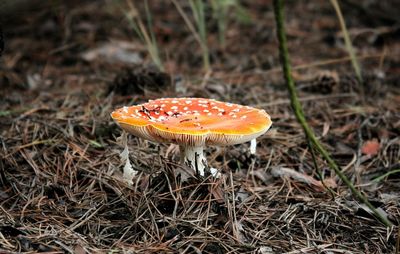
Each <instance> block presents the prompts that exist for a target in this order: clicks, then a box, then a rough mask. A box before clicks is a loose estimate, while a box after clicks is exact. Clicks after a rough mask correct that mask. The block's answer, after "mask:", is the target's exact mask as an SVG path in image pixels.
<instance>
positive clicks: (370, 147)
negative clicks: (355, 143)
mask: <svg viewBox="0 0 400 254" xmlns="http://www.w3.org/2000/svg"><path fill="white" fill-rule="evenodd" d="M379 147H380V144H379V142H378V140H377V139H372V140H368V141H366V142H365V143H364V144H363V145H362V147H361V152H362V153H363V154H365V155H370V156H372V155H377V154H378V152H379Z"/></svg>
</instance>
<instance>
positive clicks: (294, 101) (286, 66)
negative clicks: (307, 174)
mask: <svg viewBox="0 0 400 254" xmlns="http://www.w3.org/2000/svg"><path fill="white" fill-rule="evenodd" d="M274 13H275V20H276V28H277V36H278V40H279V53H280V58H281V62H282V69H283V75H284V78H285V80H286V85H287V88H288V90H289V94H290V101H291V105H292V108H293V111H294V113H295V115H296V118H297V121H299V123H300V124H301V126H302V128H303V130H304V133H305V135H306V138H307V139H308V140H309V141H310V142H311V144H312V145H313V146H314V147H315V149H316V150H317V151H318V152H319V153H320V154H321V155H322V157H323V158H324V159H325V160H326V161H327V163H328V165H329V166H330V167H331V168H332V169H333V170H334V171H335V173H336V174H337V175H338V176H339V177H340V179H341V180H342V181H343V182H344V183H345V184H346V185H347V186H348V187H349V188H350V190H351V192H352V193H353V195H355V196H356V197H357V198H358V199H359V200H360V201H361V202H362V203H364V204H365V205H366V206H367V207H368V208H369V209H371V211H372V212H373V214H374V215H375V216H376V217H377V218H378V219H379V220H380V221H381V222H382V223H383V224H385V225H386V226H388V227H389V226H392V223H391V222H390V221H389V220H388V219H386V218H385V217H383V216H382V215H381V214H380V213H379V212H378V211H377V210H376V208H375V207H374V206H373V205H372V204H371V203H370V202H369V201H368V199H367V198H366V197H365V196H364V195H363V194H362V193H361V192H359V191H358V190H357V189H356V188H355V187H354V185H353V184H352V183H351V181H350V180H349V179H348V178H347V177H346V175H345V174H343V173H342V171H341V169H340V167H339V166H338V165H337V164H336V162H335V161H334V160H333V159H332V158H331V157H330V155H329V153H328V152H327V151H326V150H325V148H324V147H323V146H322V145H321V143H320V142H319V141H318V139H317V138H316V137H315V135H314V132H313V131H312V130H311V128H310V126H309V125H308V123H307V121H306V119H305V116H304V112H303V109H302V107H301V104H300V101H299V99H298V96H297V92H296V87H295V84H294V81H293V79H292V77H291V67H290V61H289V52H288V48H287V43H286V34H285V27H284V22H283V20H284V17H283V0H274Z"/></svg>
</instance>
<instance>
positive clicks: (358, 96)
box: [0, 1, 400, 253]
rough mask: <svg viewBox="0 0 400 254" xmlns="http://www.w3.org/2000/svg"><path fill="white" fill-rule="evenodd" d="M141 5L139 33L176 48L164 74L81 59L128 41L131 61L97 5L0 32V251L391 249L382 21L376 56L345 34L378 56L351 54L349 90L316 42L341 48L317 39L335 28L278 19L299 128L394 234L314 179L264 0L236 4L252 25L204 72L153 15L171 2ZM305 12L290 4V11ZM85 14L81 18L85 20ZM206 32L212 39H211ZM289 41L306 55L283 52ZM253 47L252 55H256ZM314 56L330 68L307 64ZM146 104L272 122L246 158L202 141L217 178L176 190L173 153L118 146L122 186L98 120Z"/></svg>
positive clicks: (391, 90)
mask: <svg viewBox="0 0 400 254" xmlns="http://www.w3.org/2000/svg"><path fill="white" fill-rule="evenodd" d="M149 2H150V8H151V10H153V11H154V12H155V14H157V15H158V16H157V15H154V14H153V16H154V17H159V19H155V20H154V23H155V28H156V34H158V35H159V36H160V41H161V42H162V47H163V48H162V49H163V50H164V51H168V52H176V54H173V55H171V57H170V58H169V60H168V61H166V65H167V66H166V67H167V68H166V69H167V70H168V71H169V74H168V75H167V74H160V73H157V71H155V70H154V69H153V68H147V67H144V66H145V65H146V64H145V63H146V60H147V59H142V61H144V63H140V64H139V66H140V67H138V65H132V64H125V63H120V62H118V63H115V62H113V63H109V62H107V61H106V60H107V59H105V58H104V57H103V58H101V57H100V58H97V59H95V60H92V61H86V60H82V58H81V57H80V54H81V53H82V52H83V51H86V50H89V49H92V48H96V47H97V46H98V45H101V44H103V43H105V41H109V39H110V38H111V39H112V38H117V39H119V40H126V41H133V44H134V46H133V47H132V48H133V50H134V51H137V52H140V54H141V57H144V56H145V55H146V50H145V49H144V48H143V47H141V46H140V41H139V40H135V39H132V38H130V37H129V34H131V32H130V31H129V29H127V28H126V27H124V26H122V25H121V22H122V21H121V16H118V15H119V11H120V9H119V8H118V7H115V6H111V7H109V8H108V9H104V10H101V11H98V10H99V3H93V2H92V3H85V4H83V5H82V6H79V8H78V7H74V6H72V7H69V8H66V9H63V8H61V9H57V11H56V12H55V13H54V12H51V11H46V10H43V11H41V12H38V13H36V14H35V15H32V17H31V18H30V20H29V22H27V21H25V23H22V24H20V25H19V24H14V25H13V26H12V29H10V28H8V27H3V30H5V34H6V35H7V36H6V37H5V38H6V39H7V41H6V46H7V47H6V49H7V50H6V51H5V52H4V53H3V56H2V58H0V59H1V61H2V66H1V67H0V72H1V75H0V82H1V86H0V93H1V100H0V253H16V252H23V253H36V252H45V253H46V252H47V253H114V252H115V253H118V252H121V253H124V252H125V253H200V252H203V253H343V252H346V251H348V252H351V253H393V252H395V248H396V247H395V246H396V240H397V239H398V237H399V236H398V225H399V222H400V221H399V218H400V203H399V195H400V180H399V179H400V178H399V173H398V171H397V173H396V170H398V169H399V168H400V161H399V160H400V140H399V135H400V132H399V130H400V122H399V119H400V115H399V112H400V106H399V105H400V92H399V89H398V85H399V75H398V71H399V70H398V64H399V62H398V59H397V58H396V57H395V56H394V54H393V55H392V54H388V53H387V52H400V47H399V43H398V42H397V41H396V40H395V39H394V38H395V35H396V33H395V30H393V31H394V32H390V31H392V30H391V29H392V27H391V26H390V25H388V23H385V22H389V21H387V20H385V21H382V25H385V26H386V27H387V29H386V30H384V29H383V28H382V27H380V28H379V29H378V28H376V29H375V30H373V31H375V32H376V36H381V37H382V38H381V39H385V43H386V44H385V47H386V49H384V48H383V47H380V46H379V45H378V46H377V45H375V44H367V45H364V46H363V47H361V46H360V45H359V44H362V42H365V41H368V40H366V39H365V38H364V37H368V36H369V35H368V34H366V33H365V31H354V30H353V31H352V30H350V33H352V32H353V33H357V32H359V33H358V34H357V35H358V36H357V37H356V40H355V45H356V46H357V47H359V48H361V49H364V51H365V52H367V53H368V54H369V55H372V56H377V55H378V56H379V57H365V58H363V57H360V61H361V62H362V64H363V67H364V82H365V87H364V89H361V87H360V84H359V83H358V82H357V80H356V79H355V78H354V76H353V75H352V74H351V72H349V70H350V69H351V68H350V65H349V61H348V60H346V59H342V58H341V57H338V56H345V52H343V51H342V50H340V48H339V49H338V47H336V46H335V45H336V44H335V45H332V41H331V39H332V38H333V39H334V40H339V41H340V40H341V36H340V34H334V33H332V31H331V29H333V28H335V29H336V28H337V27H338V26H337V27H335V25H334V24H335V23H334V21H335V14H334V12H333V11H332V12H331V13H329V12H328V13H325V12H321V13H319V14H318V15H320V16H321V17H320V19H319V22H317V21H315V20H313V19H311V18H306V19H302V22H299V21H298V20H299V16H296V15H295V14H293V16H291V17H290V18H289V25H288V34H289V36H291V37H292V40H291V41H292V42H293V44H290V45H289V50H292V51H293V53H292V57H293V58H294V59H293V62H294V63H293V64H294V73H293V75H294V78H295V80H296V83H297V87H298V92H299V94H300V101H301V102H302V104H303V108H304V110H305V113H306V116H307V119H308V121H309V123H310V125H311V126H312V128H313V129H314V130H316V133H317V136H318V138H319V140H320V141H321V142H322V143H323V144H324V146H325V147H327V149H328V150H329V152H330V153H331V154H332V156H333V157H334V158H335V160H336V161H338V163H339V164H340V165H341V166H342V168H343V171H344V172H345V173H346V175H347V176H349V178H350V179H351V180H352V181H353V182H354V183H355V185H356V187H357V188H358V189H359V190H361V191H363V193H364V194H365V195H366V196H367V197H368V199H369V200H370V201H371V202H372V203H373V204H374V205H375V206H376V207H379V208H380V210H381V211H382V213H383V214H384V215H385V216H387V217H388V219H389V220H391V222H393V223H394V224H395V225H396V226H394V227H392V228H385V227H384V226H383V225H381V224H380V223H379V222H377V220H376V219H375V218H373V217H372V215H371V214H370V213H369V210H368V208H366V207H364V206H361V205H360V204H359V203H358V202H357V201H355V200H354V199H353V197H352V196H351V194H350V192H349V190H348V189H347V188H346V187H344V186H343V184H342V183H341V182H340V181H339V179H338V178H337V177H336V176H335V175H334V173H333V172H332V171H331V170H330V169H329V167H328V166H327V164H326V163H325V162H324V161H323V160H322V159H321V158H319V157H317V160H316V163H317V166H318V168H319V170H320V171H321V172H322V173H323V175H324V181H325V183H326V184H327V185H329V186H330V187H331V188H332V189H333V191H334V193H333V194H334V195H333V196H332V195H331V194H330V193H329V192H328V191H326V190H325V189H324V187H323V185H322V183H321V179H319V177H318V176H317V174H316V170H315V167H314V164H313V160H312V155H311V152H310V151H309V149H308V145H307V143H306V141H305V140H304V137H303V133H302V130H301V127H300V126H299V124H298V123H297V122H296V119H295V118H294V115H293V114H292V112H291V109H290V102H289V100H288V97H287V93H286V90H285V89H284V88H283V80H282V79H281V78H280V77H281V74H280V73H279V70H278V69H279V63H278V54H277V47H276V46H277V44H276V40H275V39H276V38H274V37H273V36H274V35H273V34H274V33H273V32H272V30H273V15H272V9H271V8H270V7H268V5H267V4H265V5H263V4H261V3H257V4H254V5H252V4H249V3H248V5H246V6H247V8H248V10H249V11H250V12H251V14H252V15H253V16H254V18H258V19H256V20H261V19H260V18H261V17H262V18H264V19H263V20H265V21H263V22H259V23H255V24H253V25H252V26H250V27H247V25H243V24H239V23H234V24H233V25H232V28H230V29H231V30H230V31H228V33H227V41H226V49H225V51H219V50H216V49H215V48H216V47H211V65H212V66H213V72H211V73H209V74H206V75H204V73H202V72H200V68H201V62H199V59H201V52H200V51H199V50H197V51H196V50H193V48H195V47H196V44H195V43H189V42H188V41H190V40H191V37H190V34H189V33H187V31H185V30H184V29H183V28H182V27H181V26H178V25H177V24H179V22H182V21H181V20H180V16H179V13H177V12H176V11H170V12H163V11H162V9H161V7H162V6H164V7H163V8H166V7H165V6H167V7H168V8H173V5H172V4H171V5H168V4H164V3H165V2H164V1H163V3H161V4H159V5H158V4H155V3H153V4H152V2H151V1H149ZM156 2H157V1H156ZM316 2H317V3H318V4H316V5H317V6H318V8H320V10H329V8H330V7H329V3H328V4H327V5H326V4H324V3H322V2H324V1H321V2H319V1H316ZM350 2H351V1H350ZM313 8H317V7H315V6H314V7H313V5H312V4H310V5H309V6H305V5H302V4H300V3H298V4H295V3H291V10H293V13H297V12H296V11H300V10H301V11H304V12H306V11H308V12H309V11H311V10H312V9H313ZM381 8H385V5H384V4H382V6H381ZM378 9H379V8H375V10H378ZM94 10H96V11H98V12H96V14H97V15H93V16H91V14H93V13H94V12H95V11H94ZM346 10H348V9H346V6H343V11H346ZM354 11H355V10H354ZM51 13H53V15H55V16H54V17H51V16H50V17H49V16H48V15H50V14H51ZM265 13H266V14H265ZM368 15H375V13H374V12H371V13H368ZM378 17H380V16H379V15H378ZM64 18H65V20H64ZM168 20H170V21H169V22H166V21H168ZM269 22H271V23H269ZM352 22H353V23H352V24H353V26H354V27H357V26H360V27H362V25H363V24H364V23H363V22H364V21H362V20H358V19H356V18H354V20H352ZM376 22H377V21H376ZM122 23H123V22H122ZM123 24H125V23H123ZM307 24H308V26H307ZM3 26H4V25H3ZM10 27H11V26H10ZM32 27H35V28H36V32H33V30H32ZM54 27H56V28H59V29H60V30H58V29H55V28H54ZM171 27H173V28H176V29H172V30H171V29H170V28H171ZM310 27H313V29H314V30H312V29H310ZM244 28H246V29H244ZM300 28H302V29H300ZM252 29H253V30H252ZM381 30H382V31H385V33H383V32H381ZM268 31H271V32H270V33H269V32H268ZM171 34H173V35H174V36H175V37H174V38H175V40H172V37H171ZM210 34H211V35H210V45H212V42H213V39H215V38H216V37H217V34H215V35H213V33H210ZM255 34H257V36H256V35H255ZM213 36H215V37H213ZM362 36H364V37H362ZM331 37H332V38H331ZM48 38H51V39H48ZM363 38H364V40H363ZM368 38H369V37H368ZM299 41H302V43H303V44H306V45H310V48H304V50H303V51H299V50H297V51H296V49H298V43H299ZM357 42H358V43H359V44H357ZM377 43H378V42H377ZM182 44H183V46H182ZM239 45H240V46H239ZM254 45H257V47H258V48H259V50H260V52H266V54H267V55H264V56H262V55H261V54H257V50H255V46H254ZM184 46H187V47H184ZM179 48H180V50H178V49H179ZM130 49H131V48H130ZM261 49H262V50H261ZM327 49H329V51H328V50H327ZM383 49H384V50H386V51H384V50H383ZM382 52H386V53H382ZM268 54H269V55H268ZM217 56H218V57H217ZM327 58H329V59H332V58H334V59H335V61H332V62H329V63H326V62H324V61H322V60H320V59H327ZM315 59H318V60H315ZM306 63H308V64H306ZM377 66H380V68H378V67H377ZM382 70H383V71H382ZM179 73H184V74H183V75H178V74H179ZM155 83H160V86H159V87H155V85H154V84H155ZM362 90H364V91H363V93H364V94H363V93H362ZM126 91H129V92H128V93H129V94H125V93H127V92H126ZM162 96H198V97H211V98H215V99H219V100H223V101H231V102H234V103H241V104H246V105H251V106H256V107H259V108H264V109H266V110H267V112H268V113H270V115H271V116H272V119H273V121H274V123H273V127H272V129H271V130H270V131H269V132H268V133H267V134H266V135H264V136H262V137H261V138H260V139H259V142H258V149H257V155H256V156H252V155H250V154H249V152H248V145H247V144H244V145H237V146H233V147H227V148H215V147H209V148H208V149H207V157H208V161H209V163H210V165H212V166H213V167H215V168H219V169H221V170H222V172H223V175H222V177H221V178H219V179H212V178H210V177H208V178H204V179H202V178H192V179H190V181H189V182H187V183H182V182H181V181H180V179H179V176H177V175H176V173H175V172H176V170H175V169H176V168H177V167H181V166H180V165H179V164H178V163H177V162H178V161H179V159H178V158H177V156H178V153H177V148H176V147H175V146H172V145H169V144H154V143H151V142H147V141H144V140H141V139H138V138H135V137H132V136H131V137H129V140H128V145H129V149H130V160H131V162H132V164H133V166H134V168H135V169H137V170H139V171H140V173H139V175H138V176H137V177H136V178H135V179H134V184H133V185H132V186H128V185H127V184H126V183H125V182H124V181H123V180H122V179H121V175H122V174H121V169H122V167H123V165H122V162H121V161H120V157H119V154H120V152H121V151H122V150H123V147H122V146H121V145H120V144H119V143H118V141H117V138H118V137H119V136H120V135H121V129H120V128H119V127H118V126H117V125H116V124H115V123H113V122H112V120H111V118H110V116H109V114H110V112H111V111H112V110H113V109H115V108H117V107H119V106H121V105H128V104H134V103H141V102H143V101H146V100H148V99H152V98H156V97H162ZM368 142H374V143H376V142H377V143H379V146H375V147H378V148H377V149H376V148H374V149H375V150H376V153H375V150H374V152H373V153H369V152H363V151H366V149H365V148H364V149H363V146H364V145H365V144H366V143H368ZM384 174H387V175H386V176H385V177H384V178H378V180H376V178H377V177H379V176H382V175H384Z"/></svg>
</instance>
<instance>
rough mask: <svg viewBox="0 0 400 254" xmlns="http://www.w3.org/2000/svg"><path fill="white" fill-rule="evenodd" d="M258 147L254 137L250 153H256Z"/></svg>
mask: <svg viewBox="0 0 400 254" xmlns="http://www.w3.org/2000/svg"><path fill="white" fill-rule="evenodd" d="M256 148H257V141H256V139H255V138H254V139H252V140H251V141H250V154H256Z"/></svg>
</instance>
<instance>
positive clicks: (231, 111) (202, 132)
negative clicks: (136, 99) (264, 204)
mask: <svg viewBox="0 0 400 254" xmlns="http://www.w3.org/2000/svg"><path fill="white" fill-rule="evenodd" d="M111 117H112V118H113V119H114V120H115V121H116V122H117V123H118V124H119V125H120V126H121V127H122V128H123V129H124V130H126V131H127V132H129V133H131V134H133V135H135V136H138V137H141V138H144V139H147V140H150V141H154V142H160V143H176V144H178V145H179V148H180V152H181V163H186V164H187V165H189V166H190V167H191V168H192V169H193V170H195V172H198V174H200V175H201V176H204V169H205V168H206V167H207V161H206V158H205V157H204V154H203V149H204V146H206V145H217V146H226V145H234V144H239V143H244V142H247V141H252V146H251V147H252V151H255V144H256V143H255V139H256V138H257V137H259V136H260V135H262V134H264V133H265V132H266V131H267V130H268V129H269V127H270V126H271V124H272V122H271V119H270V116H269V115H268V114H267V113H266V112H265V111H264V110H260V109H256V108H252V107H249V106H242V105H238V104H233V103H225V102H221V101H216V100H213V99H204V98H161V99H156V100H150V101H149V102H147V103H143V104H140V105H136V106H131V107H123V108H120V109H117V110H115V111H114V112H112V114H111ZM253 140H254V141H253ZM215 174H216V171H215V170H214V172H213V175H214V176H215Z"/></svg>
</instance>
